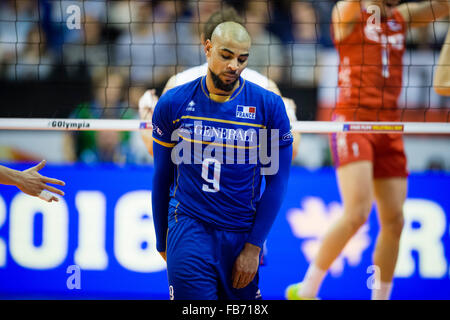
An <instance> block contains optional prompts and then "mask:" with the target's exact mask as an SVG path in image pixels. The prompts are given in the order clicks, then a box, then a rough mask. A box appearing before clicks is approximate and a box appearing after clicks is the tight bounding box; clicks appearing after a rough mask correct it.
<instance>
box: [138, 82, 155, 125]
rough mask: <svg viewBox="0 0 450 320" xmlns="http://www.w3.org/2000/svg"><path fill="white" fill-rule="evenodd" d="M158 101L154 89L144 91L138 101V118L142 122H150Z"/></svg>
mask: <svg viewBox="0 0 450 320" xmlns="http://www.w3.org/2000/svg"><path fill="white" fill-rule="evenodd" d="M158 99H159V98H158V96H157V95H156V91H155V89H151V90H147V91H145V93H144V95H143V96H142V97H141V98H140V99H139V116H140V118H141V119H142V120H152V116H153V111H154V110H155V107H156V103H157V102H158Z"/></svg>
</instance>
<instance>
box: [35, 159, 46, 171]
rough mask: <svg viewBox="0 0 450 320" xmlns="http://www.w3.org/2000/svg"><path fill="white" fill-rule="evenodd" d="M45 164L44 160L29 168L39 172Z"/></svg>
mask: <svg viewBox="0 0 450 320" xmlns="http://www.w3.org/2000/svg"><path fill="white" fill-rule="evenodd" d="M46 163H47V161H46V160H42V161H41V162H39V163H38V164H37V165H35V166H34V167H33V168H31V169H34V170H36V171H39V170H41V169H42V168H43V167H45V164H46Z"/></svg>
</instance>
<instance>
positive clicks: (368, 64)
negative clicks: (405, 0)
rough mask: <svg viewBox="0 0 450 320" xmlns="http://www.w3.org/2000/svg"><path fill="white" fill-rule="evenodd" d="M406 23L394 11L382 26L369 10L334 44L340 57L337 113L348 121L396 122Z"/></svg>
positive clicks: (363, 12) (381, 22)
mask: <svg viewBox="0 0 450 320" xmlns="http://www.w3.org/2000/svg"><path fill="white" fill-rule="evenodd" d="M405 38H406V23H405V21H404V19H403V17H402V16H401V14H400V13H399V12H398V11H397V10H394V13H393V15H392V16H391V17H389V18H383V17H382V18H381V21H379V23H377V22H376V19H374V16H373V15H372V14H369V13H368V12H367V11H366V10H363V11H362V13H361V21H359V22H357V23H355V26H354V29H353V31H352V33H351V34H350V35H348V36H347V37H346V38H344V39H342V40H341V41H336V40H335V47H336V49H337V51H338V53H339V62H340V64H339V82H338V85H339V97H338V102H337V106H336V113H337V114H340V115H344V116H346V118H347V119H348V120H360V121H377V120H378V121H397V120H399V115H400V113H399V112H398V111H399V110H398V109H397V100H398V97H399V95H400V92H401V90H402V69H403V54H404V52H405Z"/></svg>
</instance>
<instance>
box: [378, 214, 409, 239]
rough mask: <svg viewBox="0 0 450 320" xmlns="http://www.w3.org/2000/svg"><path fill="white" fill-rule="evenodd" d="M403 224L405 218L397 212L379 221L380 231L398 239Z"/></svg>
mask: <svg viewBox="0 0 450 320" xmlns="http://www.w3.org/2000/svg"><path fill="white" fill-rule="evenodd" d="M404 225H405V220H404V218H403V214H402V213H401V212H399V213H398V214H395V215H394V214H393V215H392V218H390V219H384V221H382V222H381V231H382V232H383V233H387V234H389V235H390V236H391V237H393V238H399V239H400V236H401V234H402V230H403V226H404Z"/></svg>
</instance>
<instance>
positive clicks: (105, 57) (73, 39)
mask: <svg viewBox="0 0 450 320" xmlns="http://www.w3.org/2000/svg"><path fill="white" fill-rule="evenodd" d="M103 28H104V24H103V23H102V22H101V21H100V17H99V16H94V15H91V13H90V12H87V13H86V15H85V17H84V19H82V21H81V30H80V32H77V31H76V30H70V31H68V34H70V35H71V36H68V39H67V40H66V42H65V43H64V44H63V63H64V65H65V66H66V67H67V70H68V71H69V73H73V72H74V71H78V68H79V67H80V65H86V66H87V67H88V71H89V74H90V75H91V76H92V74H93V72H94V69H95V68H96V67H99V66H103V67H106V66H108V65H109V64H110V63H111V57H110V52H109V51H108V47H109V46H108V43H107V42H106V41H105V40H104V39H103V37H102V32H103Z"/></svg>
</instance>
